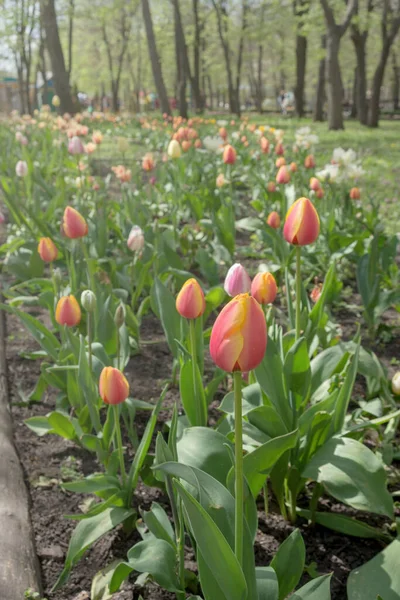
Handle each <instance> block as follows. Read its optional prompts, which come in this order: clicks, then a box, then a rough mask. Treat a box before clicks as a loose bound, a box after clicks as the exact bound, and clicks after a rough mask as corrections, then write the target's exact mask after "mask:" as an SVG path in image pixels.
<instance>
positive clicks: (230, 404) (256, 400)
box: [218, 383, 263, 416]
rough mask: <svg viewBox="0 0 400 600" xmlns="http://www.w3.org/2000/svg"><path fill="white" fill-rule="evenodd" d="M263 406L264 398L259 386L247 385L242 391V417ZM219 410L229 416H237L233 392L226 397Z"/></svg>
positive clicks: (255, 384)
mask: <svg viewBox="0 0 400 600" xmlns="http://www.w3.org/2000/svg"><path fill="white" fill-rule="evenodd" d="M262 405H263V397H262V392H261V387H260V386H259V384H258V383H252V384H251V385H246V387H244V388H243V390H242V415H243V416H244V415H246V414H247V413H248V412H250V411H251V410H253V409H254V408H257V407H259V406H262ZM218 408H219V410H221V411H222V412H224V413H227V414H228V415H234V414H235V399H234V394H233V392H229V393H228V394H226V396H224V398H223V400H222V402H221V404H220V405H219V407H218Z"/></svg>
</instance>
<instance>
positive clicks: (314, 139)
mask: <svg viewBox="0 0 400 600" xmlns="http://www.w3.org/2000/svg"><path fill="white" fill-rule="evenodd" d="M295 140H296V146H297V148H301V149H303V150H309V149H310V148H311V147H312V146H314V145H315V144H318V142H319V138H318V136H317V135H315V134H313V133H311V129H310V127H300V129H298V130H297V131H296V134H295Z"/></svg>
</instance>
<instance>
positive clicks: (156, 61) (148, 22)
mask: <svg viewBox="0 0 400 600" xmlns="http://www.w3.org/2000/svg"><path fill="white" fill-rule="evenodd" d="M142 10H143V20H144V26H145V28H146V35H147V44H148V47H149V55H150V62H151V67H152V70H153V77H154V84H155V86H156V89H157V93H158V97H159V99H160V106H161V111H162V112H163V113H165V114H167V115H170V114H171V108H170V105H169V102H168V95H167V90H166V87H165V83H164V78H163V74H162V68H161V62H160V57H159V55H158V51H157V45H156V38H155V35H154V28H153V20H152V18H151V12H150V5H149V0H142Z"/></svg>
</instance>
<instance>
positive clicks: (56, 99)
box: [51, 94, 61, 108]
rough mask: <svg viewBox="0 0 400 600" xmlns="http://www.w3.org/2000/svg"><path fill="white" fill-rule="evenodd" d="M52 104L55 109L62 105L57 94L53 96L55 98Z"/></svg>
mask: <svg viewBox="0 0 400 600" xmlns="http://www.w3.org/2000/svg"><path fill="white" fill-rule="evenodd" d="M51 103H52V105H53V106H54V107H55V108H58V107H59V106H60V104H61V100H60V98H59V96H57V95H56V94H55V95H54V96H53V98H52V99H51Z"/></svg>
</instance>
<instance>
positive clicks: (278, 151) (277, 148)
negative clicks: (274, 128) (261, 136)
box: [275, 142, 285, 156]
mask: <svg viewBox="0 0 400 600" xmlns="http://www.w3.org/2000/svg"><path fill="white" fill-rule="evenodd" d="M284 153H285V149H284V147H283V144H282V142H278V143H277V144H276V146H275V154H277V155H278V156H281V155H282V154H284Z"/></svg>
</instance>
